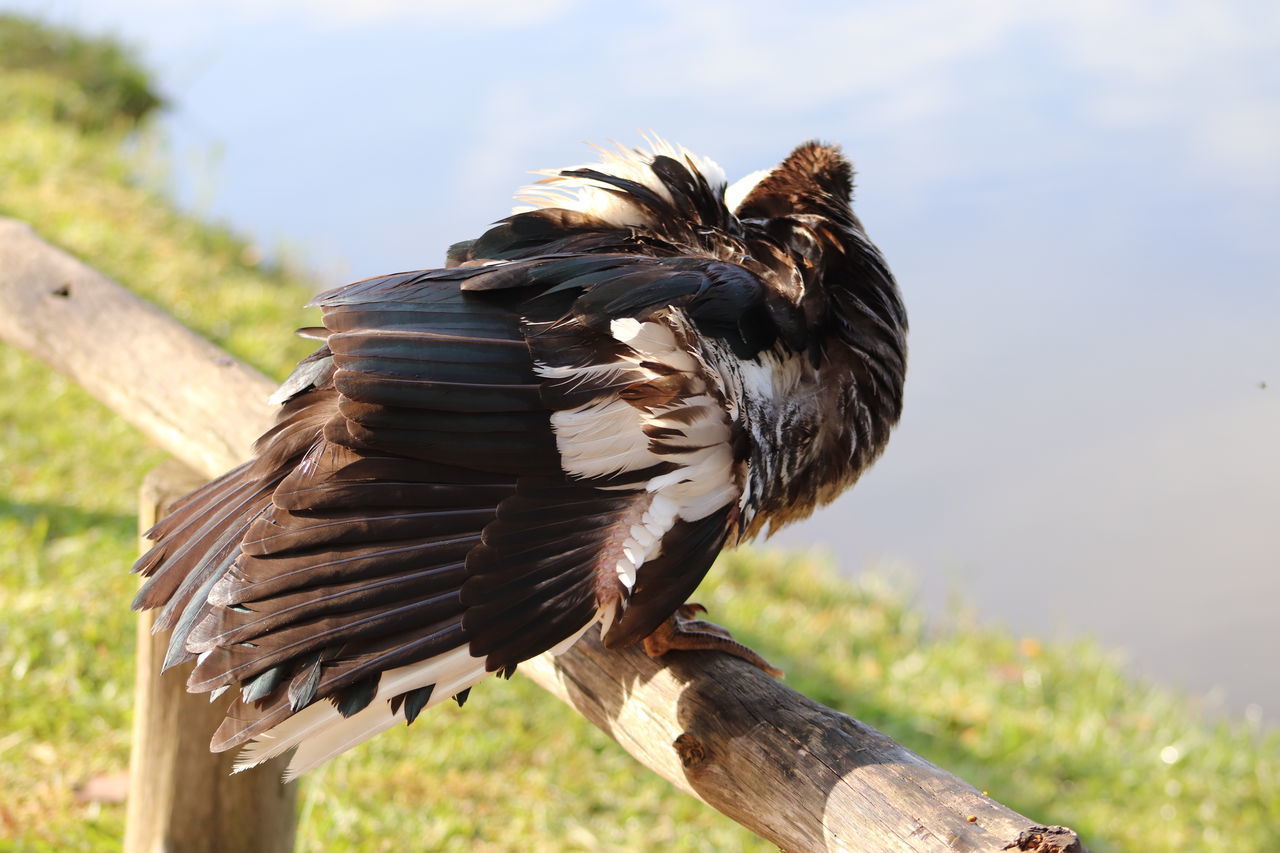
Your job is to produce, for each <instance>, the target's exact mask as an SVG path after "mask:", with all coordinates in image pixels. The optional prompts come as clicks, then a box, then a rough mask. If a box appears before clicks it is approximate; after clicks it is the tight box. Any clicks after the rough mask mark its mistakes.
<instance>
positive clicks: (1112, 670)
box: [0, 72, 1280, 851]
mask: <svg viewBox="0 0 1280 853" xmlns="http://www.w3.org/2000/svg"><path fill="white" fill-rule="evenodd" d="M10 84H12V85H10ZM76 97H79V95H77V93H76V91H74V88H73V87H72V86H71V84H70V83H68V82H66V81H62V80H59V79H56V78H53V77H48V76H39V75H32V74H30V73H27V74H24V75H18V76H15V75H13V74H10V73H7V72H0V213H2V214H5V215H10V216H16V217H19V218H22V219H26V220H28V221H30V222H32V223H33V224H34V225H36V227H37V229H38V230H39V231H40V233H41V234H43V235H44V236H45V237H46V238H48V239H50V240H52V241H54V242H56V243H58V244H60V245H62V246H64V247H66V248H68V249H69V250H71V251H73V252H74V253H76V254H78V255H80V256H81V257H83V258H84V259H86V260H87V261H88V262H89V263H91V264H93V265H94V266H96V267H98V268H100V269H102V270H104V271H106V272H108V273H109V274H111V275H112V276H114V277H116V278H117V279H119V280H120V281H122V282H123V283H125V284H127V285H128V286H130V287H131V288H133V289H135V290H136V291H137V292H139V293H142V294H143V295H145V296H147V297H148V298H150V299H153V300H155V301H157V302H159V303H160V304H162V305H164V306H165V307H166V308H167V309H168V310H170V311H172V312H173V313H175V314H176V315H177V316H178V317H180V318H181V319H182V320H183V322H186V323H188V324H190V325H192V326H193V327H195V328H197V329H198V330H200V331H201V332H202V333H204V334H206V335H209V336H212V337H213V338H215V339H216V340H218V341H219V342H220V343H222V344H223V345H225V346H228V347H229V348H231V349H232V350H233V351H234V352H236V353H237V354H238V355H239V356H241V357H242V358H246V359H248V360H249V361H251V362H252V363H254V364H255V365H257V366H259V367H260V368H262V369H264V370H266V371H268V372H270V373H272V374H274V375H276V376H280V375H282V373H283V371H285V370H286V369H287V368H288V366H289V365H291V364H292V362H293V361H294V360H295V359H296V358H298V357H299V356H300V355H302V354H304V353H305V352H306V351H307V350H308V344H307V342H303V341H297V340H296V339H294V338H292V336H291V335H289V330H291V329H292V328H293V327H295V326H298V325H305V324H307V323H309V322H313V320H312V319H311V318H308V317H306V316H305V314H304V312H303V311H302V310H301V309H300V307H299V306H301V305H302V304H303V303H304V302H305V301H306V300H307V299H308V297H309V293H308V288H307V286H306V284H305V283H304V282H302V281H300V280H298V279H297V278H296V277H291V276H289V275H286V274H284V273H282V272H281V271H279V270H274V269H264V268H261V267H259V266H257V265H256V264H255V260H256V255H257V253H256V252H255V251H254V250H253V249H252V247H250V246H249V245H247V244H246V243H245V242H244V241H242V240H240V239H238V238H237V237H235V236H234V235H233V234H231V233H229V232H227V231H225V230H222V229H216V228H209V227H207V226H204V225H202V224H200V223H199V222H196V221H194V220H192V219H189V218H186V217H183V216H181V215H179V214H177V213H176V212H175V211H174V210H173V209H172V207H171V206H170V205H169V204H167V203H166V202H165V201H164V200H163V199H161V198H157V197H156V196H155V194H154V193H152V192H150V191H148V190H146V189H145V188H143V187H141V186H139V185H138V182H137V181H136V180H135V179H134V176H135V175H136V174H138V172H139V171H140V169H139V166H138V164H136V163H133V162H131V161H130V160H129V159H128V158H127V157H126V156H124V155H122V153H121V151H122V146H121V144H120V143H121V137H120V135H119V132H118V131H109V132H108V131H103V132H101V133H98V134H96V135H86V134H84V133H83V132H82V131H81V129H80V128H78V127H76V126H74V125H72V124H70V123H67V122H65V121H60V120H58V119H57V115H58V110H57V109H54V108H53V107H51V106H50V103H51V101H50V99H52V100H53V101H57V100H58V99H62V100H68V99H69V100H74V99H75V98H76ZM160 459H161V457H160V455H159V454H158V453H157V452H156V451H154V450H152V449H150V448H149V447H148V446H147V445H146V443H145V442H144V441H143V440H142V439H141V438H140V437H139V436H138V435H137V434H136V433H135V432H134V431H133V430H132V429H130V428H129V427H127V426H125V425H124V424H123V423H122V422H121V421H119V420H118V419H117V418H115V417H113V416H112V415H111V414H110V413H109V412H107V411H106V410H105V409H104V408H102V407H101V406H100V405H98V404H97V403H95V402H94V401H93V400H92V399H90V398H89V396H88V395H87V394H85V393H84V392H83V391H81V390H80V389H78V388H76V387H74V386H73V385H72V384H71V383H69V382H67V381H66V380H64V379H61V378H60V377H58V376H56V375H54V374H52V373H51V372H50V371H48V370H46V369H45V368H43V367H41V366H39V365H38V364H36V363H34V362H33V361H32V360H30V359H28V358H26V357H24V356H22V355H20V354H18V353H16V352H14V351H12V350H10V349H8V348H4V347H0V685H2V687H0V848H4V849H22V850H50V851H53V850H59V851H60V850H112V849H116V848H118V846H119V839H120V837H121V835H122V832H123V819H124V816H123V806H122V805H120V804H116V803H102V802H79V801H78V800H77V798H76V795H75V790H76V788H77V786H79V785H81V784H83V783H84V782H85V781H86V780H88V779H90V778H93V777H95V776H101V775H104V774H111V773H118V772H120V771H123V770H124V769H126V768H127V765H128V749H129V744H128V734H129V731H128V727H129V718H130V706H131V690H132V680H133V660H132V651H133V641H134V639H133V638H134V633H133V632H134V622H133V616H132V614H131V613H130V612H129V610H128V603H129V600H130V599H131V597H132V593H133V590H134V589H135V579H134V578H132V577H131V576H130V575H129V574H128V573H127V567H128V566H129V564H130V563H131V562H132V559H133V557H134V554H135V552H136V548H137V544H136V539H135V530H134V526H135V521H134V513H135V509H136V489H137V485H138V483H139V481H140V479H141V477H142V475H143V473H144V472H145V471H146V470H147V469H148V468H150V467H151V466H153V465H155V464H157V463H158V462H159V461H160ZM1028 568H1029V570H1033V569H1034V567H1028ZM697 598H698V600H700V601H702V602H703V603H705V604H707V605H708V606H709V607H710V608H711V611H712V615H713V618H715V619H716V620H717V621H720V622H723V623H725V624H728V625H730V626H732V627H733V629H734V630H735V631H736V633H737V634H738V635H739V636H740V637H741V638H742V639H744V640H745V641H747V642H749V643H750V644H751V645H753V646H755V647H756V648H758V649H759V650H760V651H761V652H762V653H764V654H765V655H766V656H767V657H769V658H770V659H771V660H773V661H774V662H775V663H777V664H778V665H780V666H782V667H783V668H784V669H786V671H787V672H788V681H789V683H790V684H791V685H792V686H794V687H796V688H797V689H800V690H802V691H804V692H806V693H808V694H809V695H811V696H814V697H815V698H817V699H819V700H820V701H823V702H825V703H827V704H830V705H833V706H835V707H837V708H839V709H841V710H844V711H847V712H849V713H852V714H854V715H856V716H858V717H860V718H861V719H863V720H866V721H867V722H870V723H872V724H874V725H877V726H879V727H881V728H883V729H884V730H886V731H887V732H889V733H890V734H891V735H892V736H894V737H895V738H897V739H898V740H900V741H902V742H904V743H905V744H906V745H908V746H909V747H911V748H912V749H914V750H916V751H918V752H920V753H922V754H923V755H925V756H926V757H928V758H930V759H931V760H933V761H935V762H936V763H938V764H941V765H942V766H944V767H946V768H948V769H950V770H952V771H953V772H956V773H958V774H959V775H961V776H963V777H965V778H967V779H969V780H970V781H972V782H973V783H974V784H975V785H977V786H979V787H980V788H982V789H985V790H989V791H990V792H991V794H992V795H993V796H994V797H996V798H997V799H999V800H1002V801H1004V802H1006V803H1008V804H1009V805H1011V806H1013V807H1014V808H1017V809H1019V810H1021V811H1024V812H1025V813H1027V814H1030V815H1032V816H1034V817H1035V818H1037V819H1040V820H1043V821H1046V822H1050V823H1054V822H1056V823H1067V824H1070V825H1072V826H1074V827H1075V828H1076V829H1078V830H1079V831H1081V833H1082V834H1083V835H1084V836H1085V837H1086V838H1087V839H1088V841H1089V842H1090V844H1091V845H1092V847H1093V849H1095V850H1096V851H1107V850H1133V851H1160V850H1224V851H1226V850H1230V851H1248V850H1272V849H1278V848H1280V830H1278V829H1277V828H1278V827H1280V738H1278V737H1277V736H1276V735H1275V734H1274V733H1273V734H1269V735H1264V734H1263V733H1261V732H1259V731H1257V730H1256V729H1255V728H1253V727H1251V726H1249V725H1246V724H1243V723H1237V722H1206V721H1204V720H1202V719H1200V718H1199V717H1198V716H1197V714H1196V713H1195V711H1194V710H1193V708H1192V707H1191V706H1190V704H1189V703H1188V702H1187V701H1186V700H1184V699H1182V698H1180V697H1178V696H1177V695H1175V694H1172V693H1170V692H1168V691H1165V690H1161V689H1157V688H1154V687H1151V686H1149V685H1146V684H1143V683H1141V682H1137V681H1135V680H1133V679H1132V678H1130V677H1129V676H1127V675H1126V674H1125V672H1124V670H1123V667H1122V666H1121V665H1120V664H1119V663H1118V662H1117V661H1115V660H1114V659H1113V658H1112V657H1111V656H1109V655H1108V654H1107V653H1105V652H1104V651H1102V650H1100V649H1098V648H1097V647H1095V646H1093V645H1091V644H1087V643H1081V644H1076V645H1043V646H1042V645H1040V644H1038V643H1035V642H1032V641H1028V640H1025V639H1021V638H1018V637H1015V636H1013V635H1010V634H1008V633H1006V632H1004V631H1001V630H999V629H992V628H984V627H966V628H963V629H957V630H954V631H949V632H945V633H931V632H929V631H928V630H927V629H926V627H925V625H924V622H923V620H922V618H921V616H920V613H919V611H918V610H916V609H915V608H914V607H913V606H912V604H911V602H910V600H909V597H907V596H905V595H904V594H902V593H901V592H900V591H899V590H896V589H895V588H893V587H892V586H891V585H889V584H886V583H884V582H883V581H880V580H877V579H875V578H869V579H865V580H863V581H862V582H860V583H857V584H851V583H849V582H847V581H845V580H842V579H840V578H838V577H837V576H836V575H835V574H834V573H833V572H832V571H831V570H830V569H829V568H828V567H827V566H825V565H824V564H823V563H822V562H821V561H817V560H813V559H810V558H805V557H799V556H794V555H791V556H788V555H783V554H776V553H749V554H744V555H735V556H730V557H727V558H725V559H722V560H721V562H720V564H719V565H718V566H717V567H716V568H715V569H714V570H713V572H712V575H711V580H710V581H709V582H708V583H707V584H706V585H705V586H704V588H703V589H701V590H699V592H698V594H697ZM302 784H303V786H304V787H303V792H302V797H301V800H302V809H303V821H302V824H301V828H300V840H301V844H300V848H301V849H305V850H316V851H320V850H432V849H441V850H467V851H472V850H480V851H484V850H511V851H515V850H520V851H533V850H547V851H559V850H582V851H595V850H652V849H665V850H671V851H700V850H728V851H736V850H761V851H763V850H770V849H772V847H771V846H770V845H767V844H765V843H764V842H762V841H760V840H758V839H755V838H753V837H752V836H750V835H749V834H748V833H746V832H745V831H744V830H742V829H741V828H739V827H738V826H736V825H735V824H733V823H732V822H730V821H728V820H727V819H725V818H723V817H721V816H719V815H718V814H716V813H715V812H713V811H711V810H710V809H707V808H705V807H703V806H701V805H700V804H698V803H697V802H695V801H693V800H692V799H690V798H688V797H686V796H685V795H683V794H680V793H678V792H676V791H675V790H674V789H672V788H670V787H669V786H668V785H666V784H665V783H663V782H661V781H659V780H658V779H657V778H656V777H654V776H652V774H649V773H648V772H647V771H646V770H644V769H643V768H642V767H640V765H638V764H637V763H635V762H634V761H633V760H632V759H631V758H630V757H629V756H627V755H626V754H625V753H624V752H622V751H621V750H620V749H619V748H618V747H616V746H615V745H614V744H613V743H612V741H610V740H609V739H608V738H607V737H606V736H605V735H603V734H602V733H600V732H598V731H597V730H595V729H594V728H592V727H590V726H589V725H587V724H586V723H585V722H583V721H582V720H581V719H580V718H579V717H577V716H576V715H575V714H573V713H572V712H570V711H569V710H568V709H567V708H565V707H564V706H562V705H560V704H559V703H557V702H556V701H554V700H553V699H551V698H550V697H549V696H547V695H545V694H543V693H542V692H541V691H539V690H537V689H536V688H535V687H533V686H532V685H531V684H529V683H527V682H525V681H523V680H521V679H520V678H519V677H517V678H515V679H513V680H512V681H510V682H492V683H485V684H482V685H480V686H478V687H477V688H476V690H475V692H474V695H473V698H472V701H471V702H470V703H469V704H468V705H467V706H466V707H465V708H462V709H458V708H455V707H453V706H452V705H451V704H450V705H446V706H445V707H442V708H440V709H437V710H435V711H433V712H432V713H430V714H426V715H424V716H423V717H422V718H421V719H419V721H418V722H417V723H416V724H415V725H414V726H412V727H410V728H403V727H402V728H398V729H396V730H393V731H391V732H388V733H386V734H384V735H382V736H380V737H378V738H376V739H375V740H374V741H372V742H371V743H369V744H366V745H365V746H363V747H361V748H359V749H357V750H355V751H354V752H352V753H349V754H347V755H344V756H342V757H340V758H338V759H337V760H335V761H333V762H332V763H330V764H329V765H327V766H326V767H325V768H323V769H322V770H320V771H318V772H317V773H315V774H313V775H312V776H310V777H308V778H307V779H306V780H305V781H304V782H303V783H302Z"/></svg>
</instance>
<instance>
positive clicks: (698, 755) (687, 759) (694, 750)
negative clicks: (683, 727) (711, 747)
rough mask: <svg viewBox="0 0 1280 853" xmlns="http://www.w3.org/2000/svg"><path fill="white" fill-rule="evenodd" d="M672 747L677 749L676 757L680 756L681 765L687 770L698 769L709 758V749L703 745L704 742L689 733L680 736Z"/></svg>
mask: <svg viewBox="0 0 1280 853" xmlns="http://www.w3.org/2000/svg"><path fill="white" fill-rule="evenodd" d="M671 745H672V746H674V747H675V748H676V755H678V756H680V763H681V764H683V765H684V766H685V768H686V769H688V768H690V767H697V766H698V765H699V764H701V763H702V762H703V761H705V760H706V758H707V748H706V747H705V746H703V745H702V741H700V740H698V738H697V737H695V736H694V735H693V734H691V733H689V732H685V733H684V734H682V735H680V737H678V738H676V739H675V743H673V744H671Z"/></svg>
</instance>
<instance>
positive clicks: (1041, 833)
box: [1002, 826, 1085, 853]
mask: <svg viewBox="0 0 1280 853" xmlns="http://www.w3.org/2000/svg"><path fill="white" fill-rule="evenodd" d="M1002 849H1004V850H1034V851H1036V853H1085V848H1084V845H1083V844H1081V843H1080V838H1079V836H1077V835H1076V834H1075V832H1073V831H1072V830H1070V829H1068V828H1067V827H1065V826H1033V827H1031V828H1030V829H1024V830H1023V831H1022V832H1020V833H1019V834H1018V837H1017V839H1016V840H1014V841H1012V842H1010V843H1008V844H1006V845H1005V846H1004V847H1003V848H1002Z"/></svg>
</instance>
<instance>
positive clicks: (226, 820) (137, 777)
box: [121, 462, 298, 853]
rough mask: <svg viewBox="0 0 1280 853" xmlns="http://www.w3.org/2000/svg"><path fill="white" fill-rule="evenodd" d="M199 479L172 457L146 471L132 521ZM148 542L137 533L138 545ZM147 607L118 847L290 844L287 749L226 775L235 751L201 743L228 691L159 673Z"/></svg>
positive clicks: (183, 849)
mask: <svg viewBox="0 0 1280 853" xmlns="http://www.w3.org/2000/svg"><path fill="white" fill-rule="evenodd" d="M202 480H203V477H202V476H201V475H199V474H197V473H196V472H194V471H192V470H191V469H190V468H187V467H186V466H184V465H180V464H178V463H177V462H170V463H167V464H166V465H164V466H161V467H160V468H157V469H156V470H154V471H152V472H151V473H150V474H148V475H147V478H146V479H145V480H144V481H143V483H142V489H141V495H140V497H139V504H138V525H139V531H140V532H141V531H145V530H147V529H148V528H149V527H151V525H152V524H154V523H155V521H156V519H157V518H159V517H160V516H161V515H162V514H163V513H164V509H165V507H166V506H167V505H168V504H170V503H172V502H173V501H174V500H176V499H177V498H179V497H181V496H182V495H184V494H186V493H187V492H189V491H191V490H192V489H194V488H195V487H196V486H198V485H200V483H201V481H202ZM150 544H151V543H149V542H144V543H143V548H144V550H145V549H146V548H148V547H150ZM123 604H124V602H121V605H122V606H123ZM154 612H155V611H151V612H147V613H142V614H140V616H139V618H138V660H137V678H136V680H135V683H134V704H133V749H132V751H131V753H130V757H129V798H128V813H127V816H126V818H125V840H124V853H161V851H164V853H225V852H226V851H239V853H285V851H289V850H292V849H293V841H294V831H295V829H296V827H297V791H298V786H297V785H285V784H283V783H282V782H281V781H280V778H281V774H282V773H283V772H284V768H285V765H286V764H288V759H287V758H279V759H276V760H274V761H272V762H269V763H268V764H266V765H264V766H263V767H262V768H261V769H260V770H259V771H258V772H254V773H238V774H236V775H234V776H233V775H231V765H232V763H233V762H234V760H235V753H234V752H224V753H221V754H218V755H213V754H211V753H210V752H209V735H210V733H211V732H212V731H213V730H214V729H215V728H217V727H218V724H219V723H220V722H222V717H223V716H224V715H225V714H226V712H227V707H228V706H229V705H230V704H231V700H232V699H233V698H234V697H235V692H234V691H228V692H227V693H226V694H225V695H223V696H221V697H219V698H218V699H217V700H216V701H214V702H210V701H209V695H208V694H207V693H206V694H194V693H188V692H187V689H186V680H187V675H189V674H190V672H191V668H192V666H193V664H190V663H187V664H184V665H182V666H179V667H175V668H174V670H173V671H171V672H168V673H165V674H164V675H163V676H161V673H160V664H161V662H162V661H163V660H164V653H165V648H166V646H167V645H168V639H169V637H168V634H158V635H157V634H152V633H151V623H152V616H153V613H154Z"/></svg>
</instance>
